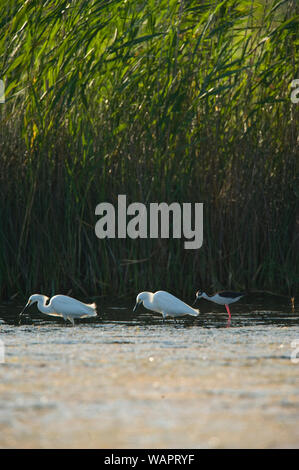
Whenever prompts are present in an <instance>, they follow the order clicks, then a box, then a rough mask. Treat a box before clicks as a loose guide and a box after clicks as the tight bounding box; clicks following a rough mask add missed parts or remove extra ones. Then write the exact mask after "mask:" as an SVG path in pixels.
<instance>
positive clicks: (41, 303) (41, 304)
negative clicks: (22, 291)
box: [37, 295, 52, 313]
mask: <svg viewBox="0 0 299 470" xmlns="http://www.w3.org/2000/svg"><path fill="white" fill-rule="evenodd" d="M48 299H49V297H47V296H46V295H41V296H40V298H39V299H38V301H37V308H38V309H39V311H40V312H42V313H49V312H51V311H52V309H51V305H50V304H48V305H46V302H47V300H48Z"/></svg>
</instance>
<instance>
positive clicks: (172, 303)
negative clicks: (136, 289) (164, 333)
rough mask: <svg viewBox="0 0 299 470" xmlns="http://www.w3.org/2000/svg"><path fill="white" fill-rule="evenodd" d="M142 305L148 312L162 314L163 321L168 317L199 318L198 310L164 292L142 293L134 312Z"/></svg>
mask: <svg viewBox="0 0 299 470" xmlns="http://www.w3.org/2000/svg"><path fill="white" fill-rule="evenodd" d="M140 304H143V305H144V307H145V308H147V309H148V310H152V311H153V312H158V313H161V314H162V316H163V320H164V319H165V318H166V317H173V318H174V319H175V318H177V317H182V316H184V315H191V316H192V317H197V316H198V314H199V310H198V309H195V308H192V307H190V306H189V305H187V304H185V302H182V300H180V299H178V298H177V297H175V296H174V295H172V294H169V293H168V292H165V291H163V290H159V291H158V292H155V293H153V292H141V293H140V294H138V295H137V298H136V305H135V307H134V309H133V312H135V310H137V308H138V307H139V305H140Z"/></svg>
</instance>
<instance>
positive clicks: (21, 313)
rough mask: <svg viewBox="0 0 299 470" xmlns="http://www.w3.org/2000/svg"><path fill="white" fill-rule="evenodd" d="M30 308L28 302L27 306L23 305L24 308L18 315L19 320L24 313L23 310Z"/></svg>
mask: <svg viewBox="0 0 299 470" xmlns="http://www.w3.org/2000/svg"><path fill="white" fill-rule="evenodd" d="M29 306H30V302H29V301H28V302H27V304H26V305H25V307H24V308H23V310H22V311H21V312H20V313H19V318H20V317H21V316H22V315H23V313H24V312H25V310H26V309H27V308H28V307H29Z"/></svg>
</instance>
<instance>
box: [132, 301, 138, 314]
mask: <svg viewBox="0 0 299 470" xmlns="http://www.w3.org/2000/svg"><path fill="white" fill-rule="evenodd" d="M139 305H140V303H138V302H136V304H135V307H134V308H133V312H136V310H137V308H138V307H139Z"/></svg>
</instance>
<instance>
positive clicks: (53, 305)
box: [20, 294, 97, 326]
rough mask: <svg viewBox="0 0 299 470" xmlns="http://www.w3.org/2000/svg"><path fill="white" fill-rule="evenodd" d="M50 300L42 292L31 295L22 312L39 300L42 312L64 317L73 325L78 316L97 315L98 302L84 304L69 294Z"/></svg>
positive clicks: (39, 307)
mask: <svg viewBox="0 0 299 470" xmlns="http://www.w3.org/2000/svg"><path fill="white" fill-rule="evenodd" d="M48 300H49V297H47V296H46V295H42V294H33V295H31V296H30V297H29V300H28V302H27V304H26V305H25V307H24V308H23V310H22V312H21V313H20V317H21V315H23V313H24V311H25V309H26V308H28V307H29V306H30V305H33V304H34V303H35V302H37V308H38V310H39V311H40V312H41V313H45V314H46V315H50V316H51V317H63V319H64V320H65V321H67V320H69V321H70V322H71V323H72V325H73V326H74V325H75V319H76V318H86V317H96V316H97V311H96V308H97V307H96V304H95V303H93V304H84V303H83V302H80V300H77V299H73V298H72V297H69V296H67V295H54V297H52V298H51V299H50V301H49V302H48V303H46V302H47V301H48Z"/></svg>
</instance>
